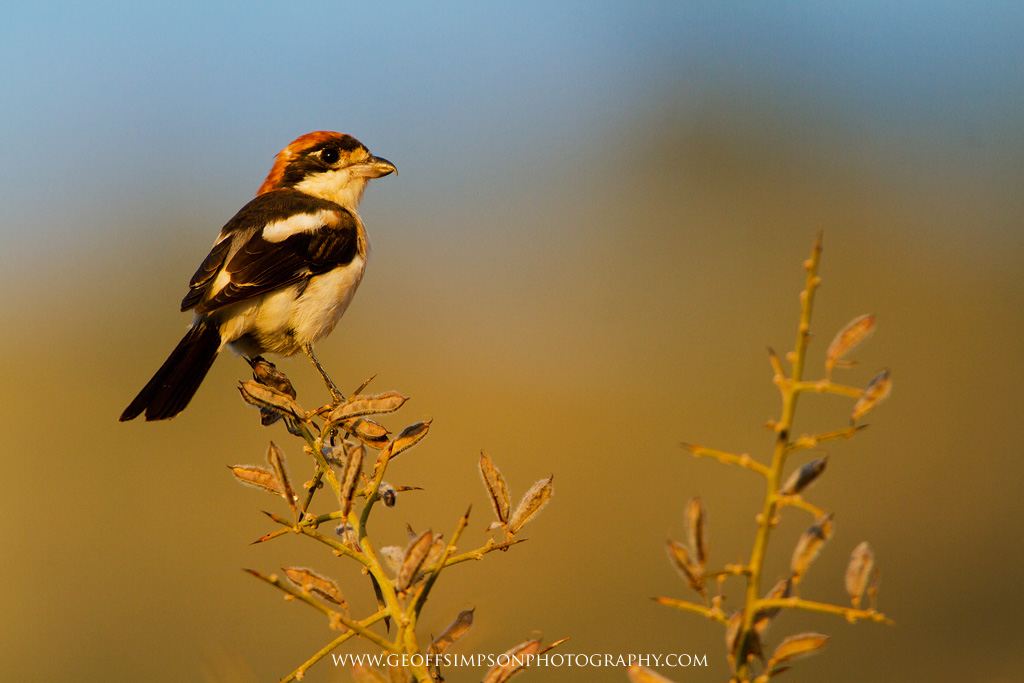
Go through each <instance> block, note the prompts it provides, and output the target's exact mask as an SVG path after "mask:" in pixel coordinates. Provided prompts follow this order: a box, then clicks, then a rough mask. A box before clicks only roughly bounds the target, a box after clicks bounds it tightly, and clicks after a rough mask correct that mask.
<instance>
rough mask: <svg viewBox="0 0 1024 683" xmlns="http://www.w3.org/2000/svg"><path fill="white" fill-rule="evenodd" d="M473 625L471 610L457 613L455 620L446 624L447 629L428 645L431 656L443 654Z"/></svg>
mask: <svg viewBox="0 0 1024 683" xmlns="http://www.w3.org/2000/svg"><path fill="white" fill-rule="evenodd" d="M472 625H473V610H471V609H467V610H463V611H462V612H459V615H458V616H457V617H455V620H454V621H453V622H452V623H450V624H448V627H447V628H446V629H445V630H444V631H442V632H441V635H439V636H438V637H437V638H434V640H433V642H431V643H430V650H429V651H430V653H431V654H444V652H445V651H446V650H447V649H448V648H449V647H451V646H452V643H454V642H455V641H456V640H458V639H459V638H461V637H462V636H464V635H466V633H467V632H468V631H469V629H470V627H471V626H472Z"/></svg>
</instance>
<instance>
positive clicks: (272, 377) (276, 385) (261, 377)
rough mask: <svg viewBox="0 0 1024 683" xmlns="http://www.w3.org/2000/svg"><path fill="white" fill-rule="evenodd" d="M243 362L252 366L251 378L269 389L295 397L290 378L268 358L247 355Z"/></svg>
mask: <svg viewBox="0 0 1024 683" xmlns="http://www.w3.org/2000/svg"><path fill="white" fill-rule="evenodd" d="M245 362H246V363H248V364H249V367H251V368H252V378H253V379H254V380H256V381H257V382H259V383H260V384H265V385H266V386H268V387H270V388H271V389H276V390H277V391H279V392H281V393H282V394H284V395H286V396H290V397H291V398H295V397H296V395H297V394H296V393H295V387H293V386H292V383H291V380H289V379H288V377H287V376H285V374H284V373H283V372H281V371H280V370H278V369H277V366H276V365H274V364H273V363H271V362H270V361H269V360H267V359H266V358H264V357H263V356H256V357H255V358H248V357H247V358H246V359H245Z"/></svg>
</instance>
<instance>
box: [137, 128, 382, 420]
mask: <svg viewBox="0 0 1024 683" xmlns="http://www.w3.org/2000/svg"><path fill="white" fill-rule="evenodd" d="M396 172H397V169H396V168H395V165H394V164H392V163H391V162H390V161H388V160H387V159H384V158H382V157H377V156H374V155H373V154H371V153H370V151H369V150H368V149H367V148H366V146H365V145H364V144H363V143H361V142H359V141H358V140H357V139H355V138H354V137H352V136H351V135H348V134H344V133H336V132H333V131H313V132H312V133H307V134H305V135H302V136H300V137H298V138H296V139H295V140H294V141H293V142H292V143H291V144H289V145H288V146H287V147H285V148H284V149H283V150H281V151H280V152H279V153H278V154H277V156H276V159H275V161H274V164H273V167H272V168H271V169H270V173H269V174H268V175H267V178H266V180H264V181H263V184H262V185H260V187H259V189H258V190H257V192H256V197H255V198H254V199H252V201H250V202H249V203H248V204H246V205H245V206H243V207H242V208H241V210H239V212H238V213H237V214H235V216H234V217H233V218H232V219H231V220H229V221H228V222H227V223H226V224H225V225H224V227H223V228H221V231H220V235H219V237H218V238H217V240H216V242H214V244H213V248H212V249H211V250H210V253H209V255H208V256H207V257H206V259H205V260H203V262H202V264H201V265H200V266H199V268H198V269H197V270H196V272H195V275H193V276H192V279H191V281H190V282H189V288H188V293H187V294H185V297H184V298H183V299H182V301H181V310H182V311H193V312H194V314H195V318H194V320H193V321H192V324H191V326H190V327H189V329H188V332H186V333H185V336H184V337H183V338H182V340H181V341H180V342H179V343H178V345H177V346H176V347H175V349H174V350H173V351H172V352H171V354H170V356H168V358H167V360H166V361H165V362H164V364H163V365H161V366H160V369H159V370H157V371H156V374H154V375H153V378H152V379H151V380H149V382H148V383H147V384H146V386H144V387H143V388H142V390H141V391H140V392H139V394H138V395H137V396H136V397H135V399H134V400H132V402H131V403H130V404H129V405H128V407H127V408H125V410H124V412H123V413H122V414H121V417H120V421H121V422H125V421H128V420H133V419H135V418H136V417H138V416H139V415H142V414H143V413H145V416H146V420H147V421H152V420H166V419H169V418H172V417H174V416H175V415H177V414H178V413H180V412H181V411H182V410H184V409H185V407H186V406H187V405H188V403H189V401H191V400H192V397H193V396H194V395H195V393H196V391H197V390H198V389H199V385H200V384H201V383H202V381H203V379H204V378H205V377H206V374H207V372H209V370H210V367H211V366H212V365H213V362H214V360H215V359H216V358H217V355H218V354H219V353H220V352H221V351H223V350H224V348H225V347H230V348H231V349H232V350H234V351H235V352H236V353H238V354H241V355H242V356H244V357H245V358H246V360H248V361H249V362H250V364H252V363H253V362H254V361H255V359H257V358H260V357H262V354H264V353H274V354H277V355H280V356H292V355H295V354H296V353H299V352H300V351H301V352H303V353H305V354H306V355H307V356H309V358H310V360H311V361H312V362H313V364H314V365H315V366H316V368H317V370H318V372H319V373H320V374H321V376H322V377H323V378H324V381H325V382H327V385H328V388H329V389H331V393H332V395H333V396H334V398H335V399H338V397H339V396H340V393H338V392H337V389H336V388H335V387H334V384H333V382H331V381H330V378H329V377H327V374H326V373H325V372H324V370H323V368H322V367H321V365H320V363H319V361H318V360H317V358H316V356H315V355H314V354H313V345H314V344H315V343H316V342H317V341H319V340H320V339H322V338H324V337H326V336H327V335H328V334H330V333H331V331H332V330H333V329H334V327H335V325H337V323H338V320H340V319H341V316H342V315H343V314H344V313H345V309H346V308H348V305H349V303H350V302H351V301H352V297H353V295H354V294H355V292H356V288H358V286H359V283H360V281H361V280H362V278H363V272H364V270H365V268H366V259H367V255H368V248H369V244H368V242H367V237H366V229H365V227H364V226H363V222H362V220H361V219H360V217H359V213H358V211H357V209H358V208H359V202H360V200H361V199H362V196H363V192H364V190H365V189H366V185H367V183H368V182H369V181H370V180H371V179H373V178H380V177H382V176H386V175H388V174H390V173H396Z"/></svg>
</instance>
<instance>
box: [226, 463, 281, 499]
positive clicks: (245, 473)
mask: <svg viewBox="0 0 1024 683" xmlns="http://www.w3.org/2000/svg"><path fill="white" fill-rule="evenodd" d="M229 467H230V468H231V473H232V474H234V475H235V478H236V479H238V481H240V482H242V483H243V484H248V485H249V486H253V487H255V488H258V489H263V490H264V491H269V492H270V493H276V494H277V495H279V496H283V495H284V491H282V490H281V485H280V484H279V483H278V482H277V479H276V478H274V473H273V472H271V471H270V470H268V469H266V468H263V467H257V466H256V465H229Z"/></svg>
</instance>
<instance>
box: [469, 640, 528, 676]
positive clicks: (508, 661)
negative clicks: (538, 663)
mask: <svg viewBox="0 0 1024 683" xmlns="http://www.w3.org/2000/svg"><path fill="white" fill-rule="evenodd" d="M539 650H540V640H536V639H535V640H524V641H523V642H521V643H519V644H518V645H516V646H515V647H513V648H511V649H509V650H507V651H506V652H505V653H504V655H498V657H497V661H498V662H505V664H495V665H494V666H493V667H491V669H490V671H488V672H487V675H485V676H484V680H483V682H482V683H505V681H507V680H508V679H510V678H512V676H514V675H515V674H516V673H518V672H519V671H520V670H521V669H522V668H523V666H524V665H525V662H526V661H528V660H529V655H535V654H537V653H538V651H539Z"/></svg>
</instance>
